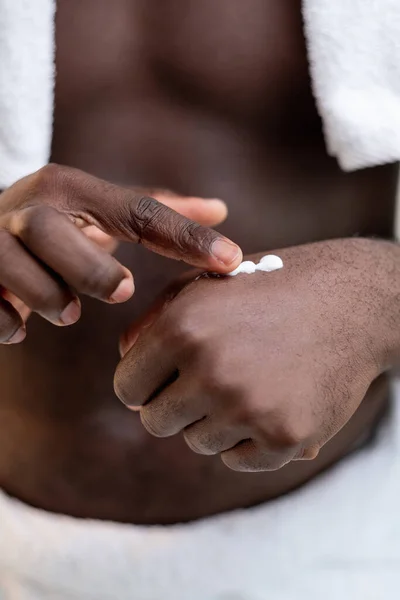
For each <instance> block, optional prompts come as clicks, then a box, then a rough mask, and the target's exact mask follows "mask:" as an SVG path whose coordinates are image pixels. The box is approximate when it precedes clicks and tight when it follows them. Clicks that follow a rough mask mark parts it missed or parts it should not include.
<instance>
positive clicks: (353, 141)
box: [303, 0, 400, 170]
mask: <svg viewBox="0 0 400 600" xmlns="http://www.w3.org/2000/svg"><path fill="white" fill-rule="evenodd" d="M303 15H304V23H305V32H306V37H307V43H308V50H309V60H310V69H311V76H312V82H313V89H314V94H315V98H316V102H317V106H318V109H319V112H320V115H321V117H322V120H323V125H324V130H325V137H326V142H327V148H328V152H329V153H330V154H331V155H332V156H335V157H336V158H337V160H338V161H339V163H340V165H341V167H342V168H343V169H345V170H353V169H360V168H363V167H370V166H374V165H378V164H383V163H389V162H396V161H398V160H399V159H400V2H399V0H303Z"/></svg>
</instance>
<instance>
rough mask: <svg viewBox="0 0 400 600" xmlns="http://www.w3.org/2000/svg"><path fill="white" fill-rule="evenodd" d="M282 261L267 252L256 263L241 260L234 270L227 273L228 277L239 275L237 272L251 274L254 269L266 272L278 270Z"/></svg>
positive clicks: (281, 265)
mask: <svg viewBox="0 0 400 600" xmlns="http://www.w3.org/2000/svg"><path fill="white" fill-rule="evenodd" d="M282 267H283V261H282V259H281V258H279V256H275V254H267V255H266V256H263V257H262V259H261V260H260V262H259V263H258V264H257V265H256V264H255V263H253V262H252V261H251V260H245V261H243V262H242V263H241V264H240V265H239V266H238V267H237V268H236V269H235V270H234V271H231V272H230V273H227V275H228V276H229V277H235V276H236V275H239V273H247V274H248V275H251V274H252V273H255V272H256V271H265V272H266V273H271V272H272V271H278V269H282Z"/></svg>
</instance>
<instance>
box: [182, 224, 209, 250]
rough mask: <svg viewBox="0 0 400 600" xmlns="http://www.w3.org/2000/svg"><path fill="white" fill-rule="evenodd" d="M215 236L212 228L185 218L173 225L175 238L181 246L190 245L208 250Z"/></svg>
mask: <svg viewBox="0 0 400 600" xmlns="http://www.w3.org/2000/svg"><path fill="white" fill-rule="evenodd" d="M178 225H179V228H178ZM215 237H216V233H215V232H214V231H213V230H212V229H208V228H207V227H203V226H202V225H199V224H198V223H195V222H194V221H189V220H187V219H185V221H184V222H181V223H179V224H178V223H177V224H176V227H175V239H176V240H177V243H178V244H179V245H180V246H182V247H186V246H188V245H190V246H191V247H196V248H198V249H199V250H200V249H201V250H202V251H204V250H205V249H207V250H209V249H210V248H211V245H212V242H213V241H214V239H215Z"/></svg>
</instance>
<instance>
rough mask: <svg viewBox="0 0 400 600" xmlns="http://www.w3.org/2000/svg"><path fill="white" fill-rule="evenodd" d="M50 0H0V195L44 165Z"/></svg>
mask: <svg viewBox="0 0 400 600" xmlns="http://www.w3.org/2000/svg"><path fill="white" fill-rule="evenodd" d="M55 5H56V2H55V0H0V190H1V189H4V188H6V187H8V186H9V185H11V184H12V183H14V181H16V180H17V179H20V178H21V177H23V176H24V175H28V174H29V173H32V172H34V171H36V170H37V169H39V168H40V167H42V166H43V165H45V164H46V163H47V162H48V161H49V156H50V147H51V138H52V122H53V87H54V14H55Z"/></svg>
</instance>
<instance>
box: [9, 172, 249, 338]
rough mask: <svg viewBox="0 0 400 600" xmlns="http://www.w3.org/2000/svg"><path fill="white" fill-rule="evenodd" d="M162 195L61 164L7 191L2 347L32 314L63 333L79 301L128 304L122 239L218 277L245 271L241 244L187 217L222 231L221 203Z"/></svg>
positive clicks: (21, 330)
mask: <svg viewBox="0 0 400 600" xmlns="http://www.w3.org/2000/svg"><path fill="white" fill-rule="evenodd" d="M158 195H159V198H160V200H161V202H159V201H157V200H156V199H154V198H151V197H148V196H145V195H143V194H142V193H140V191H135V190H131V189H126V188H121V187H118V186H116V185H112V184H110V183H107V182H105V181H102V180H100V179H97V178H95V177H92V176H90V175H87V174H86V173H83V172H81V171H78V170H75V169H70V168H67V167H60V166H58V165H48V166H47V167H44V168H43V169H41V170H40V171H38V172H36V173H34V174H33V175H30V176H28V177H26V178H24V179H22V180H20V181H18V182H17V183H16V184H14V185H13V186H12V187H10V188H9V189H7V190H6V191H5V192H3V193H2V194H1V196H0V250H1V261H0V289H1V295H0V342H3V343H7V342H8V343H17V342H19V341H21V340H22V339H23V338H24V337H25V327H24V321H25V319H26V318H27V316H28V315H29V313H30V311H31V310H34V311H35V312H37V313H39V314H40V315H42V316H43V317H44V318H46V319H48V320H49V321H51V322H53V323H55V324H57V325H69V324H72V323H74V322H76V321H77V320H78V319H79V316H80V303H79V299H78V294H87V295H89V296H92V297H94V298H98V299H99V300H103V301H105V302H111V303H116V302H124V301H125V300H127V299H128V298H129V297H130V296H131V295H132V293H133V290H134V285H133V278H132V275H131V273H130V272H129V271H128V270H127V269H126V268H125V267H123V266H122V265H121V264H119V263H118V262H117V261H116V260H115V259H114V258H113V257H112V256H110V254H109V252H108V251H109V250H112V246H113V240H114V239H115V240H125V241H130V242H134V243H141V244H143V245H144V246H146V247H147V248H149V249H150V250H152V251H154V252H157V253H159V254H162V255H164V256H167V257H170V258H174V259H177V260H184V261H185V262H187V263H189V264H191V265H195V266H199V267H201V268H205V269H209V270H212V271H217V272H220V273H224V272H228V271H230V270H231V269H232V268H234V267H236V266H237V265H238V264H239V263H240V260H241V252H240V249H239V248H238V246H236V244H234V243H233V242H230V241H229V240H227V239H226V238H224V237H223V236H222V235H221V234H219V233H217V232H216V231H213V230H212V229H209V228H208V227H204V226H202V225H200V224H199V223H195V222H194V221H192V220H190V218H188V217H191V218H193V217H194V218H196V219H198V220H200V221H202V222H203V223H204V224H207V225H208V224H210V223H217V222H219V221H220V220H223V218H224V217H225V216H226V207H225V206H224V205H223V203H222V202H220V201H211V202H210V204H209V205H207V201H204V200H201V199H199V198H189V199H187V200H185V199H184V198H181V197H177V196H174V195H173V194H170V193H166V192H164V193H159V194H158ZM173 208H176V209H177V210H178V211H179V212H180V213H181V214H178V212H175V211H174V210H173ZM184 215H185V216H184ZM85 230H86V232H87V235H84V233H83V231H85Z"/></svg>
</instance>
